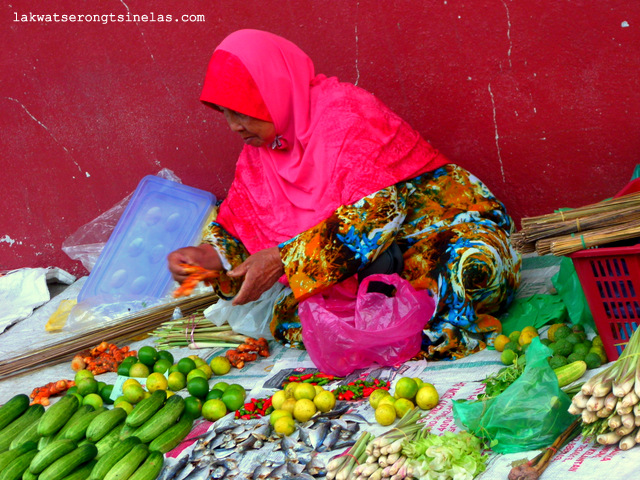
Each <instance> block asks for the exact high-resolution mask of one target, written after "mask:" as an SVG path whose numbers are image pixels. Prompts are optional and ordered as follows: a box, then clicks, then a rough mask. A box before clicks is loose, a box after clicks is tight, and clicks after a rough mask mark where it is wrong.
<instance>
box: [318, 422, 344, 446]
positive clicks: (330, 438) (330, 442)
mask: <svg viewBox="0 0 640 480" xmlns="http://www.w3.org/2000/svg"><path fill="white" fill-rule="evenodd" d="M340 430H341V429H340V427H338V428H335V429H333V430H331V431H330V432H329V433H328V434H327V436H326V437H325V439H324V442H322V445H320V446H319V447H318V449H317V450H318V451H319V452H327V451H329V450H332V449H333V447H334V445H335V444H336V443H337V442H338V439H339V438H340Z"/></svg>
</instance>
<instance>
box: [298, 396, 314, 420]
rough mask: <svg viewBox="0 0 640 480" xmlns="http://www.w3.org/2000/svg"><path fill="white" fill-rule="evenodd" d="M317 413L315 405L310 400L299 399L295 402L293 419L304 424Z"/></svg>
mask: <svg viewBox="0 0 640 480" xmlns="http://www.w3.org/2000/svg"><path fill="white" fill-rule="evenodd" d="M317 411H318V409H317V408H316V404H315V403H313V401H312V400H309V399H308V398H301V399H300V400H296V404H295V405H294V407H293V418H295V419H296V420H298V421H299V422H300V423H304V422H306V421H307V420H309V419H310V418H311V417H313V416H314V415H315V414H316V412H317Z"/></svg>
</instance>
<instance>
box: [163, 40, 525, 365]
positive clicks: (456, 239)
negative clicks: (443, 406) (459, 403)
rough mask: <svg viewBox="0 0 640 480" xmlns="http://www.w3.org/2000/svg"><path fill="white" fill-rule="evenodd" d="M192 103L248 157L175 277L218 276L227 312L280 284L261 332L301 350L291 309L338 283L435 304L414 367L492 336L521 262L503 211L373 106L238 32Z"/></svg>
mask: <svg viewBox="0 0 640 480" xmlns="http://www.w3.org/2000/svg"><path fill="white" fill-rule="evenodd" d="M201 100H202V102H204V103H205V104H206V105H208V106H210V107H213V108H214V109H215V110H218V111H221V112H222V113H223V114H224V116H225V118H226V120H227V122H228V124H229V127H230V128H231V130H232V131H234V132H237V133H238V134H239V135H240V136H241V137H242V139H243V141H244V143H245V145H244V148H243V149H242V152H241V153H240V157H239V159H238V162H237V166H236V173H235V178H234V180H233V183H232V185H231V187H230V189H229V193H228V195H227V197H226V198H225V199H224V201H223V202H222V204H221V205H220V209H219V213H218V216H217V219H216V221H215V222H213V223H211V225H210V226H209V227H208V235H206V237H205V238H204V240H203V243H202V244H201V245H199V246H197V247H185V248H181V249H179V250H176V251H175V252H172V253H171V254H170V255H169V257H168V261H169V269H170V271H171V272H172V274H173V276H174V278H175V279H176V280H178V281H182V280H183V279H184V278H185V277H186V275H185V271H184V269H183V268H182V267H180V264H181V263H189V264H197V265H201V266H203V267H205V268H208V269H214V270H219V271H221V272H222V275H221V280H223V281H220V283H219V285H217V286H216V287H215V288H216V291H217V293H218V294H219V295H220V297H221V298H225V299H233V303H234V304H235V305H241V304H245V303H247V302H250V301H254V300H257V299H258V298H260V296H261V295H262V293H264V292H265V291H267V290H269V289H270V288H271V287H273V286H274V284H276V283H277V282H278V281H280V282H282V283H285V284H286V285H288V287H290V288H286V289H284V290H282V292H281V293H280V295H279V297H278V298H277V300H276V301H275V303H274V305H273V319H272V322H271V332H272V333H273V335H274V337H275V338H276V339H277V340H279V341H281V342H283V343H285V344H289V345H291V346H297V347H302V335H301V325H300V320H299V317H298V313H297V312H298V303H299V302H301V301H303V300H304V299H306V298H309V297H310V296H312V295H317V294H319V293H321V292H323V291H325V290H326V289H329V288H331V287H332V286H333V285H335V284H337V283H339V282H354V280H355V279H358V280H361V279H362V278H363V277H365V276H366V275H368V274H371V273H374V272H376V273H378V272H382V273H393V272H398V273H400V275H401V276H402V277H403V278H405V279H407V280H408V281H409V282H410V283H411V284H412V285H413V286H414V287H415V288H417V289H429V290H430V291H432V292H433V293H434V294H435V295H436V296H437V298H438V307H437V310H436V312H435V314H434V316H433V317H432V318H425V319H424V324H425V325H424V331H423V345H422V351H421V354H420V356H421V357H424V358H459V357H462V356H465V355H468V354H469V353H472V352H476V351H478V350H480V349H482V348H484V347H485V346H486V344H487V343H488V342H489V343H490V342H491V341H492V339H493V338H494V337H495V336H496V335H497V334H498V333H499V332H500V329H501V325H500V322H499V321H498V320H497V319H496V318H494V317H493V316H491V315H490V314H492V313H496V312H499V311H500V310H502V309H504V308H505V307H506V306H507V305H508V304H509V302H510V301H511V300H512V299H513V297H514V293H515V291H516V289H517V287H518V284H519V278H520V257H519V255H518V254H517V252H516V251H515V249H514V248H513V247H512V245H511V240H510V235H511V233H512V232H513V230H514V225H513V222H512V220H511V218H510V217H509V216H508V214H507V212H506V210H505V207H504V205H503V204H502V203H501V202H500V201H498V200H497V199H496V198H495V197H494V196H493V195H492V193H491V192H490V191H489V189H488V188H487V187H486V186H485V185H484V184H483V183H482V182H481V181H480V180H478V178H476V177H475V176H474V175H472V174H471V173H469V172H468V171H466V170H465V169H463V168H461V167H459V166H457V165H454V164H452V163H451V162H450V161H449V160H448V159H447V158H445V157H444V155H442V154H441V153H440V152H438V151H437V150H435V149H434V148H433V147H432V146H431V145H430V144H429V143H427V142H426V141H425V140H424V139H423V138H422V137H421V136H420V135H419V134H418V133H417V132H416V131H415V130H413V129H412V128H411V127H410V126H409V125H408V124H407V123H406V122H405V121H403V120H402V119H401V118H400V117H398V116H397V115H396V114H395V113H393V112H392V111H391V110H389V109H388V108H387V107H386V106H385V105H383V104H382V103H381V102H380V101H379V100H377V99H376V98H375V97H374V96H373V95H371V94H369V93H367V92H366V91H364V90H363V89H361V88H359V87H356V86H354V85H352V84H348V83H341V82H339V81H338V80H337V79H336V78H335V77H326V76H324V75H316V74H315V72H314V66H313V63H312V61H311V59H310V58H309V57H308V56H307V55H306V54H305V53H304V52H303V51H302V50H301V49H300V48H298V47H297V46H296V45H294V44H293V43H291V42H289V41H288V40H285V39H284V38H282V37H279V36H276V35H273V34H271V33H267V32H263V31H258V30H240V31H237V32H235V33H233V34H231V35H229V36H228V37H227V38H226V39H224V41H223V42H222V43H221V44H220V45H219V46H218V47H217V48H216V50H215V51H214V53H213V56H212V58H211V61H210V63H209V67H208V70H207V74H206V77H205V82H204V88H203V91H202V95H201Z"/></svg>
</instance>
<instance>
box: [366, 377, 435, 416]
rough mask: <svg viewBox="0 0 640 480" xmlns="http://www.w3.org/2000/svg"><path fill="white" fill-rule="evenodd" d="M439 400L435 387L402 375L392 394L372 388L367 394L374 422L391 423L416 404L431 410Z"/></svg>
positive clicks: (422, 408) (423, 408) (418, 379)
mask: <svg viewBox="0 0 640 480" xmlns="http://www.w3.org/2000/svg"><path fill="white" fill-rule="evenodd" d="M439 401H440V395H439V394H438V391H437V390H436V388H435V387H434V386H433V385H432V384H430V383H426V382H424V381H422V380H421V379H420V378H412V377H402V378H400V379H399V380H398V381H397V382H396V385H395V389H394V392H393V395H391V394H390V393H389V392H388V391H387V390H384V389H378V390H374V391H373V392H372V393H371V395H370V396H369V404H370V405H371V407H373V409H374V410H375V418H376V422H378V423H379V424H380V425H383V426H388V425H391V424H392V423H393V422H395V420H396V419H397V418H402V417H404V416H405V415H406V414H407V413H408V412H410V411H411V410H413V409H414V408H415V407H416V406H417V407H418V408H420V409H421V410H431V409H432V408H433V407H435V406H436V405H437V404H438V402H439Z"/></svg>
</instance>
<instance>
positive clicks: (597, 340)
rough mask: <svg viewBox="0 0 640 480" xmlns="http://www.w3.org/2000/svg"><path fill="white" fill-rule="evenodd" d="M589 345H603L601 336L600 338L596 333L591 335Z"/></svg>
mask: <svg viewBox="0 0 640 480" xmlns="http://www.w3.org/2000/svg"><path fill="white" fill-rule="evenodd" d="M591 346H592V347H604V344H603V343H602V338H600V335H596V336H595V337H593V340H591Z"/></svg>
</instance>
